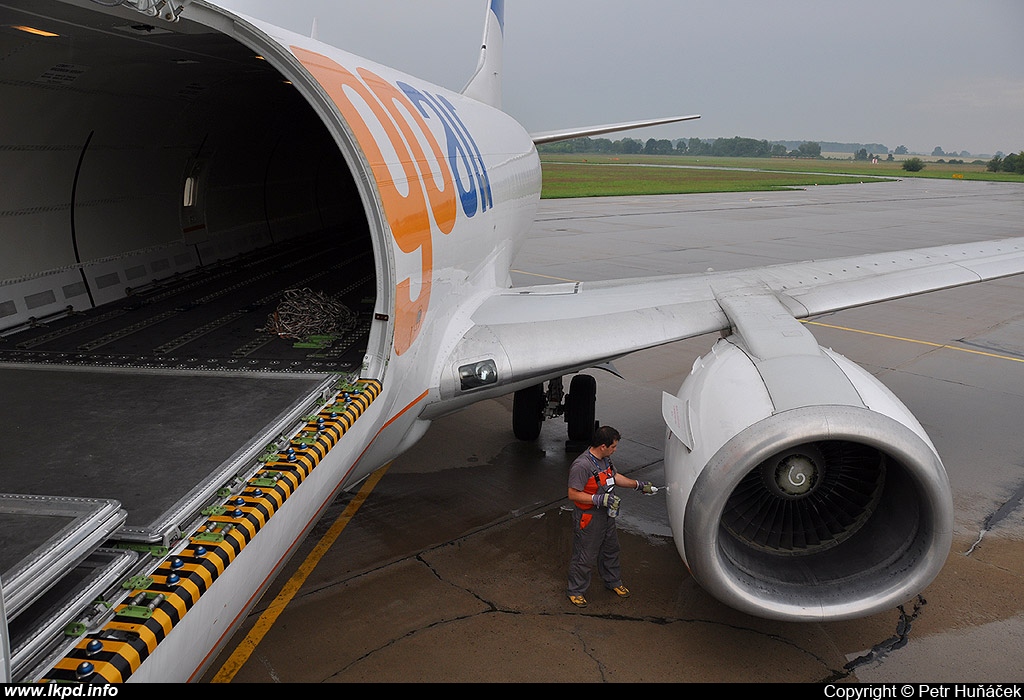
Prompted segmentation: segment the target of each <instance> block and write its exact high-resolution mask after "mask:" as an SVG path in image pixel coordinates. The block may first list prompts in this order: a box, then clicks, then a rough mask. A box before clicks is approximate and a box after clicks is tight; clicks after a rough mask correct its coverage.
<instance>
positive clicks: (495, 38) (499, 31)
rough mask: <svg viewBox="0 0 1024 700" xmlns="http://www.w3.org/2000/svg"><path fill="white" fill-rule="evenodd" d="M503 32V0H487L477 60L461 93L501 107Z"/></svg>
mask: <svg viewBox="0 0 1024 700" xmlns="http://www.w3.org/2000/svg"><path fill="white" fill-rule="evenodd" d="M504 34H505V0H488V7H487V20H486V22H485V24H484V40H483V45H482V46H481V47H480V61H479V62H478V63H477V65H476V71H474V72H473V77H471V78H470V79H469V82H468V83H466V87H464V88H463V89H462V94H463V95H466V96H467V97H472V98H473V99H474V100H479V101H480V102H483V103H485V104H488V105H490V106H492V107H497V108H498V109H501V56H502V43H503V41H504Z"/></svg>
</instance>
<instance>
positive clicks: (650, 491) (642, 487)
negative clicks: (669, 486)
mask: <svg viewBox="0 0 1024 700" xmlns="http://www.w3.org/2000/svg"><path fill="white" fill-rule="evenodd" d="M636 490H637V491H642V492H643V494H644V495H645V496H653V495H654V494H656V493H658V487H657V486H655V485H654V484H652V483H651V482H649V481H637V482H636Z"/></svg>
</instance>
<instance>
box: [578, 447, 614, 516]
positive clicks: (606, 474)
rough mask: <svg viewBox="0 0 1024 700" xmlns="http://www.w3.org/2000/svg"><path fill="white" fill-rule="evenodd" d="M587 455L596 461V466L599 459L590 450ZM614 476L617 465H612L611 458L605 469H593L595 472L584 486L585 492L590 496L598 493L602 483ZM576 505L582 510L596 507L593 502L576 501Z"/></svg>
mask: <svg viewBox="0 0 1024 700" xmlns="http://www.w3.org/2000/svg"><path fill="white" fill-rule="evenodd" d="M587 456H588V457H590V461H592V462H593V463H594V466H597V465H598V462H597V459H596V458H595V457H594V455H592V454H590V452H589V451H588V452H587ZM614 478H615V467H614V466H612V461H611V460H610V459H609V460H608V467H607V468H606V469H605V470H604V471H599V470H597V469H595V470H594V471H593V474H592V475H591V477H590V478H589V479H587V483H586V484H585V485H584V486H583V493H585V494H587V495H588V496H593V495H594V494H595V493H597V491H598V489H600V488H601V484H604V483H607V482H608V480H609V479H614ZM575 505H576V507H577V508H579V509H580V510H590V509H591V508H593V507H594V504H593V503H586V504H584V503H576V504H575Z"/></svg>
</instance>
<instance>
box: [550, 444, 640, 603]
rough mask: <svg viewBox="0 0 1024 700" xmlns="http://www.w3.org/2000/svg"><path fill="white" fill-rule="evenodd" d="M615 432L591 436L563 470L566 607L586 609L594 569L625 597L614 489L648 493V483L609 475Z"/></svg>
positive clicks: (614, 473) (617, 507) (614, 447)
mask: <svg viewBox="0 0 1024 700" xmlns="http://www.w3.org/2000/svg"><path fill="white" fill-rule="evenodd" d="M620 437H621V436H620V435H619V431H617V430H616V429H615V428H612V427H610V426H607V425H603V426H601V427H599V428H598V429H597V430H595V431H594V437H593V438H592V439H591V441H590V447H589V448H587V450H586V451H584V452H583V454H581V455H580V456H579V457H577V458H576V459H575V460H574V461H573V463H572V465H571V466H570V467H569V500H570V501H572V503H573V505H574V506H575V507H574V508H573V509H572V510H573V513H572V518H573V536H572V559H571V560H570V561H569V586H568V595H569V602H571V603H572V604H573V605H575V606H576V607H579V608H583V607H586V605H587V599H586V595H585V594H586V592H587V589H588V588H589V587H590V572H591V569H593V568H594V564H597V571H598V573H599V574H600V575H601V580H602V581H604V585H605V587H606V588H608V589H609V590H611V591H614V592H615V594H616V595H617V596H619V597H620V598H628V597H629V589H628V588H626V587H625V586H624V585H622V574H621V570H620V566H619V535H618V531H617V530H616V527H615V516H616V515H618V510H619V497H618V496H616V495H615V494H614V493H613V492H612V489H614V487H616V486H622V487H623V488H631V489H635V490H637V491H642V492H643V493H644V494H648V495H649V494H653V493H656V492H657V489H656V488H655V487H654V486H653V485H652V484H651V483H650V482H648V481H637V480H635V479H630V478H629V477H628V476H623V475H622V474H619V473H618V472H616V471H615V467H614V465H612V461H611V456H612V454H613V453H614V452H615V449H616V448H617V447H618V446H619V439H620Z"/></svg>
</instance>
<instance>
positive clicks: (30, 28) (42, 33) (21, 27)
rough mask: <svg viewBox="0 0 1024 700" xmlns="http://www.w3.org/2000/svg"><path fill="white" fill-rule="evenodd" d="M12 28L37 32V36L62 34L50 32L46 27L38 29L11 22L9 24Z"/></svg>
mask: <svg viewBox="0 0 1024 700" xmlns="http://www.w3.org/2000/svg"><path fill="white" fill-rule="evenodd" d="M8 26H10V27H11V29H17V30H18V31H19V32H26V33H28V34H35V35H36V36H60V34H54V33H53V32H48V31H46V30H45V29H36V28H35V27H28V26H25V25H23V24H11V25H8Z"/></svg>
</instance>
